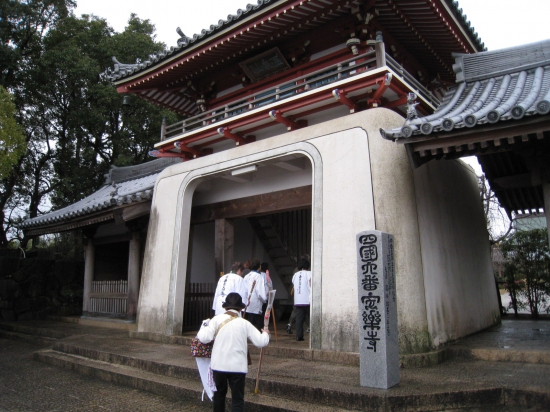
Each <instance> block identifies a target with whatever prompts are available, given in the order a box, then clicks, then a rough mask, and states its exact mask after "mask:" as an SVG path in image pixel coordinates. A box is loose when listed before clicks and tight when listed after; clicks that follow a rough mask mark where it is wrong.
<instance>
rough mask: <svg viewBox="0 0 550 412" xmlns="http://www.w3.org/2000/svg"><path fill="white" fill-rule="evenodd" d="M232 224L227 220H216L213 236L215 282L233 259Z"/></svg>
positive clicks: (229, 266) (227, 268) (228, 267)
mask: <svg viewBox="0 0 550 412" xmlns="http://www.w3.org/2000/svg"><path fill="white" fill-rule="evenodd" d="M233 234H234V233H233V222H232V221H231V220H227V219H216V223H215V234H214V257H215V260H216V278H215V280H216V282H217V279H218V277H217V275H218V274H219V273H222V272H223V273H226V272H227V271H229V269H230V268H231V265H232V264H233V259H234V248H233V245H234V236H233Z"/></svg>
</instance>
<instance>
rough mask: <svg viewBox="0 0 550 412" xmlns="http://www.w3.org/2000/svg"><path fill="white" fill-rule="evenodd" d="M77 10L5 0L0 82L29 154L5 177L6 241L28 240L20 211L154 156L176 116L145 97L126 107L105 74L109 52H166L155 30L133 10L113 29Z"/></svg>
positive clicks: (75, 196) (42, 209)
mask: <svg viewBox="0 0 550 412" xmlns="http://www.w3.org/2000/svg"><path fill="white" fill-rule="evenodd" d="M73 6H74V2H73V1H69V0H65V1H63V0H57V1H54V0H50V1H47V0H42V1H38V0H28V1H25V2H20V1H8V2H7V3H6V1H2V0H0V36H1V37H0V40H2V41H1V42H0V43H1V44H0V46H1V47H3V49H2V50H0V72H1V74H2V77H0V81H1V83H0V84H2V85H4V86H5V87H6V88H8V89H9V90H10V91H12V90H13V94H14V95H15V104H16V108H17V110H18V111H19V112H21V113H24V114H25V115H24V116H21V123H22V127H23V130H24V134H25V139H26V141H27V151H26V153H25V154H24V156H22V157H21V156H19V161H18V162H17V164H16V165H15V167H14V168H13V169H12V172H11V173H10V174H9V176H7V177H6V178H5V179H3V180H0V218H1V219H2V220H3V225H2V227H1V229H0V247H7V245H8V244H9V242H10V240H12V239H18V240H19V242H20V244H21V245H22V246H23V247H25V246H26V244H27V242H28V239H27V238H25V237H24V236H23V234H22V233H21V232H20V231H19V230H18V229H17V224H18V222H20V221H21V220H22V219H23V215H25V214H26V215H27V216H28V217H31V218H32V217H36V216H39V215H40V214H43V213H46V212H48V211H49V210H50V207H53V208H54V209H57V208H61V207H64V206H66V205H68V204H71V203H74V202H76V201H78V200H80V199H82V198H83V197H85V196H87V195H89V194H91V193H92V192H94V191H95V190H97V189H98V188H99V187H101V186H102V184H103V182H104V175H105V174H106V173H107V172H108V170H109V168H110V167H111V166H112V165H116V166H127V165H134V164H139V163H143V162H145V161H147V160H150V158H149V157H148V152H149V150H151V148H152V147H153V145H154V143H156V142H157V141H158V138H159V133H160V127H161V123H162V118H163V117H167V119H168V121H169V122H170V123H171V122H175V121H177V117H176V116H175V115H174V114H173V113H171V112H168V111H166V110H164V109H161V108H159V107H157V106H153V105H151V104H149V103H147V102H146V101H144V100H142V99H134V102H133V104H132V105H131V106H130V107H124V106H122V96H120V95H119V94H118V93H117V91H116V89H115V87H114V86H113V85H112V84H110V82H109V81H107V80H106V79H105V78H104V77H103V76H102V73H103V72H105V71H106V70H107V69H108V68H109V67H112V65H113V62H112V56H116V57H117V59H119V60H120V61H124V62H135V61H136V59H142V60H144V59H147V58H148V56H149V55H150V54H152V53H156V52H159V51H161V50H162V49H163V48H164V44H162V43H157V42H155V41H154V30H155V28H154V26H153V25H152V24H151V23H150V22H149V21H148V20H141V19H139V18H138V17H137V16H136V15H132V16H131V17H130V20H129V21H128V25H127V27H126V29H125V30H124V31H123V32H122V33H116V32H115V31H114V30H113V29H112V28H111V27H110V26H109V25H108V23H107V22H106V21H105V20H104V19H100V18H97V17H94V16H87V15H84V16H82V17H81V18H78V17H75V16H74V15H73V14H71V8H72V7H73ZM4 16H7V17H8V18H7V19H6V20H2V18H3V17H4ZM8 49H9V50H8ZM2 51H5V52H6V54H2ZM8 55H9V56H8ZM10 237H11V239H10Z"/></svg>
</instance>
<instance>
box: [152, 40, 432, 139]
mask: <svg viewBox="0 0 550 412" xmlns="http://www.w3.org/2000/svg"><path fill="white" fill-rule="evenodd" d="M360 60H363V61H360ZM376 61H377V59H376V50H369V51H368V52H366V53H363V54H360V55H357V56H353V57H352V58H349V59H346V60H343V61H341V62H338V63H336V64H334V65H332V66H327V67H324V68H322V69H319V70H316V71H313V72H311V73H308V74H305V75H301V76H298V77H295V78H293V79H292V80H287V81H285V82H283V83H278V84H276V85H273V86H267V87H266V89H268V90H267V91H266V89H263V90H261V91H258V92H256V93H253V94H251V95H247V96H243V97H242V98H240V99H236V100H235V101H234V102H231V103H227V104H224V105H221V106H217V107H215V108H212V109H208V110H207V111H205V112H203V113H199V114H197V115H195V116H192V117H189V118H187V119H184V120H181V121H179V122H176V123H173V124H171V125H163V127H162V130H161V141H164V140H166V139H170V138H173V137H175V136H178V135H180V134H183V133H185V132H188V131H191V130H194V129H197V128H200V127H202V126H206V125H209V124H212V123H215V122H217V121H220V120H223V119H226V118H229V117H233V116H235V115H237V114H240V113H243V112H246V111H249V110H252V109H254V108H257V107H261V106H262V105H265V104H269V103H272V102H274V101H280V100H284V99H287V98H289V97H291V96H296V95H298V94H300V93H304V92H306V91H308V90H311V89H314V88H315V87H318V86H320V85H322V84H327V83H332V82H335V81H338V80H340V79H341V78H343V77H347V76H350V77H351V76H355V75H357V74H358V73H363V72H364V71H370V70H374V69H377V68H378V67H377V66H376ZM373 63H374V65H373ZM386 64H387V66H388V67H390V68H391V69H392V70H394V71H395V72H396V74H398V75H399V76H401V77H402V78H403V79H404V80H405V81H406V82H407V83H409V84H411V85H412V86H413V87H414V88H415V89H416V91H417V92H418V93H419V94H421V95H422V97H423V98H425V99H427V100H428V101H429V102H430V103H431V104H433V105H434V106H436V107H437V106H438V105H439V104H440V101H439V99H437V98H436V97H435V96H434V95H432V93H431V92H430V91H429V90H428V89H427V88H426V87H424V86H423V85H422V84H421V83H420V82H419V81H418V80H417V79H415V78H414V77H413V76H412V75H411V74H410V73H408V72H407V71H406V70H405V69H404V68H403V66H402V65H400V64H399V63H398V62H397V61H396V60H395V59H393V58H392V57H391V56H389V55H388V54H386ZM323 82H326V83H323Z"/></svg>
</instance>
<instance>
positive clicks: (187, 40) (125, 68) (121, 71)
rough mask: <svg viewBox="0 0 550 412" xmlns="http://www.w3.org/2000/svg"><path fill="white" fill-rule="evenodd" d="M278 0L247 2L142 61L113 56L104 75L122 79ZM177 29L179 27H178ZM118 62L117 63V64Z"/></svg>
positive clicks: (111, 79) (109, 77) (110, 78)
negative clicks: (110, 64)
mask: <svg viewBox="0 0 550 412" xmlns="http://www.w3.org/2000/svg"><path fill="white" fill-rule="evenodd" d="M275 1H278V0H258V2H257V4H255V5H254V4H251V3H248V4H247V5H246V7H245V8H244V9H238V10H237V12H236V14H229V15H228V16H227V19H226V20H223V19H220V20H218V24H217V25H215V24H211V25H210V27H209V28H208V29H203V30H201V32H200V33H195V34H193V36H192V37H187V36H185V35H183V36H181V34H180V39H179V40H180V41H177V43H178V45H177V46H171V47H170V49H168V50H164V51H162V52H159V53H157V54H152V55H150V56H149V58H148V59H147V60H145V61H143V62H141V61H137V62H136V63H133V64H132V63H129V64H125V63H119V62H117V61H115V60H116V58H115V57H113V60H114V61H115V65H114V68H112V69H111V68H109V69H107V70H106V71H105V72H104V73H103V74H104V76H105V77H106V78H107V79H109V80H110V81H112V82H114V81H115V80H119V79H122V78H124V77H126V76H129V75H130V74H133V73H137V72H139V71H140V70H142V69H144V68H146V67H149V66H152V65H153V64H155V63H157V62H159V61H160V60H162V59H164V58H166V57H170V56H172V55H174V54H176V53H179V52H181V51H183V50H185V49H186V48H188V47H191V46H192V45H194V44H195V43H197V42H199V41H202V40H203V39H204V38H205V37H208V36H210V35H211V34H212V33H214V32H217V31H220V30H222V29H226V28H227V27H228V26H231V25H232V24H234V23H236V22H238V21H239V20H241V19H242V18H243V16H246V15H248V14H249V13H251V12H256V11H258V10H259V9H261V8H263V7H264V6H265V5H267V4H269V3H273V2H275ZM178 29H179V27H178ZM176 31H177V32H178V34H179V33H180V32H181V31H180V30H176ZM117 63H118V64H117Z"/></svg>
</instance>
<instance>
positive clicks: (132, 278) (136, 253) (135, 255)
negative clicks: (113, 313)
mask: <svg viewBox="0 0 550 412" xmlns="http://www.w3.org/2000/svg"><path fill="white" fill-rule="evenodd" d="M129 243H130V244H129V249H130V250H129V255H128V311H127V313H126V314H127V316H128V318H131V319H134V318H135V316H136V313H137V305H138V297H139V277H140V276H139V275H140V270H139V262H140V250H141V246H140V240H139V230H135V231H133V232H132V238H131V239H130V242H129Z"/></svg>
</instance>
